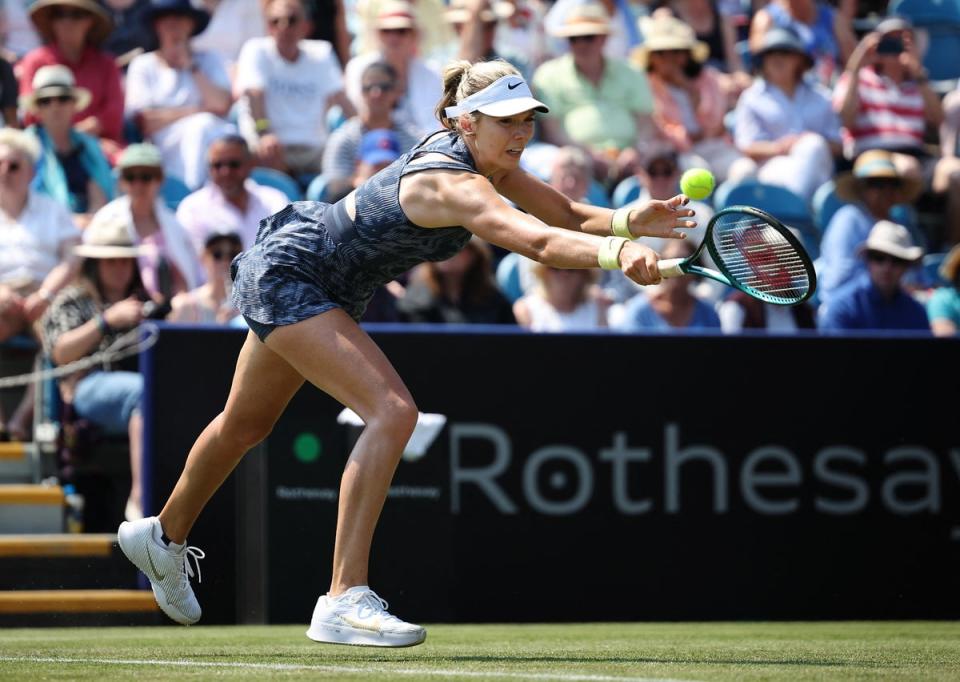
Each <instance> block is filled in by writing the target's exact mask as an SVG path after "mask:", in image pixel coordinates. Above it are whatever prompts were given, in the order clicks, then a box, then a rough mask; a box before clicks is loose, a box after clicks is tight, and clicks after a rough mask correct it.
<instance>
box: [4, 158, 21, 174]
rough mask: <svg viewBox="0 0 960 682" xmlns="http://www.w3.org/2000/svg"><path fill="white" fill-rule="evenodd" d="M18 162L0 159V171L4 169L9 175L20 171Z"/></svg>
mask: <svg viewBox="0 0 960 682" xmlns="http://www.w3.org/2000/svg"><path fill="white" fill-rule="evenodd" d="M20 165H21V164H20V162H19V161H11V160H9V159H0V169H2V168H6V169H7V171H9V172H10V173H16V172H17V171H19V170H20Z"/></svg>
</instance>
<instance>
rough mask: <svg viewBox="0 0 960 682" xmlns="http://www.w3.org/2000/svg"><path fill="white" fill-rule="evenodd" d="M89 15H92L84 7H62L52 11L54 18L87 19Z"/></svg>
mask: <svg viewBox="0 0 960 682" xmlns="http://www.w3.org/2000/svg"><path fill="white" fill-rule="evenodd" d="M89 16H92V15H91V14H90V13H89V12H84V11H83V10H82V9H66V8H60V7H58V8H56V9H55V10H53V11H52V12H51V13H50V17H51V18H52V19H73V20H75V21H79V20H80V19H86V18H87V17H89Z"/></svg>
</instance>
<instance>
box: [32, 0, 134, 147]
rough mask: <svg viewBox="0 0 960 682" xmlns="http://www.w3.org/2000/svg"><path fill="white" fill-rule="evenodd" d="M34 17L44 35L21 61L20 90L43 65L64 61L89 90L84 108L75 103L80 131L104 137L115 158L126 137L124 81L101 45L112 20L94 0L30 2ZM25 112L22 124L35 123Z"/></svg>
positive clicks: (111, 25)
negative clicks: (124, 126)
mask: <svg viewBox="0 0 960 682" xmlns="http://www.w3.org/2000/svg"><path fill="white" fill-rule="evenodd" d="M30 19H31V20H32V21H33V23H34V25H35V26H36V27H37V32H38V33H39V34H40V36H41V37H42V39H43V45H41V46H40V47H38V48H36V49H34V50H31V51H30V52H29V53H27V54H26V55H25V56H24V57H23V59H22V60H20V62H19V63H18V64H17V74H18V77H19V81H20V94H21V95H27V94H29V93H30V92H32V91H33V78H34V76H35V75H36V73H37V70H38V69H39V68H40V67H42V66H51V65H53V64H63V65H64V66H66V67H67V68H69V69H70V70H71V71H72V72H73V76H74V80H75V81H76V85H77V86H78V87H81V88H86V89H87V90H88V91H89V92H90V101H89V103H88V104H87V106H85V107H77V111H76V112H75V113H74V124H75V125H76V128H77V130H78V131H80V132H82V133H86V134H88V135H92V136H93V137H96V138H97V139H99V140H100V142H101V145H102V146H103V150H104V153H105V154H106V155H107V157H108V158H110V159H114V158H116V155H117V154H118V153H119V151H120V149H121V148H122V146H123V144H124V140H123V85H122V82H121V75H120V69H119V68H118V67H117V64H116V62H115V60H114V57H113V55H112V54H110V53H109V52H107V51H105V50H104V49H103V48H102V45H103V42H104V40H106V38H107V36H108V35H109V34H110V31H111V30H112V28H113V21H112V20H111V18H110V15H109V14H108V13H107V11H106V10H105V9H104V8H103V6H102V5H101V4H100V3H99V2H97V1H96V0H39V1H38V2H36V3H34V4H33V5H32V6H31V7H30ZM36 122H37V118H36V115H35V114H31V113H27V115H26V116H25V119H24V123H25V124H27V125H30V124H32V123H36Z"/></svg>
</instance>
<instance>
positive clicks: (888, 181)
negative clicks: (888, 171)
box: [863, 178, 900, 189]
mask: <svg viewBox="0 0 960 682" xmlns="http://www.w3.org/2000/svg"><path fill="white" fill-rule="evenodd" d="M863 184H864V185H866V186H867V187H869V188H871V189H896V188H898V187H900V180H898V179H897V178H866V179H864V181H863Z"/></svg>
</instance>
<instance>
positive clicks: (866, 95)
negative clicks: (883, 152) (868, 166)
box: [833, 68, 926, 157]
mask: <svg viewBox="0 0 960 682" xmlns="http://www.w3.org/2000/svg"><path fill="white" fill-rule="evenodd" d="M848 87H850V75H849V74H848V73H846V72H844V74H843V75H842V76H841V77H840V80H839V81H838V82H837V85H836V89H835V90H834V93H833V106H834V109H836V110H837V111H840V107H841V105H842V104H843V98H844V97H845V96H846V93H847V88H848ZM857 93H858V95H859V99H860V106H859V108H858V110H857V120H856V122H855V123H854V125H853V127H852V128H847V127H846V126H844V128H843V131H842V133H843V142H844V149H845V150H846V151H847V154H848V156H850V157H854V156H856V155H857V154H859V153H860V152H862V151H864V150H867V149H920V148H922V147H923V135H924V131H925V128H926V122H925V119H924V107H923V95H922V94H921V93H920V86H919V85H917V84H916V83H914V82H913V81H906V82H903V83H900V84H899V85H898V84H897V83H895V82H894V81H893V80H892V79H890V78H889V77H887V76H881V75H880V74H878V73H877V72H876V71H874V70H873V69H872V68H864V69H860V74H859V79H858V84H857Z"/></svg>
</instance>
